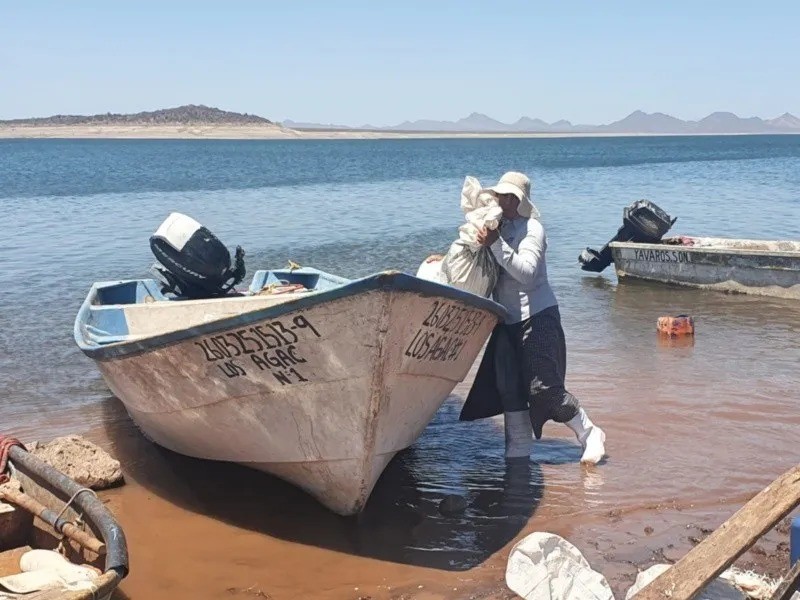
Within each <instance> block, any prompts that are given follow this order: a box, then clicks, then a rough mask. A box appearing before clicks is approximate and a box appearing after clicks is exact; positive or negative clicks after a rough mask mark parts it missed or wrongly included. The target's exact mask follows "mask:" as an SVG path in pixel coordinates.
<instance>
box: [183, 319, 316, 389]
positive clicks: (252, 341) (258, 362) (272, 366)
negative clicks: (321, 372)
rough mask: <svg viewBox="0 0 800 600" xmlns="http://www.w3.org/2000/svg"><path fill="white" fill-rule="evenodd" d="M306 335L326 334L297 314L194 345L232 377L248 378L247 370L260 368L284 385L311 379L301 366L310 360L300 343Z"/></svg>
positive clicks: (210, 336) (308, 336)
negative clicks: (304, 373)
mask: <svg viewBox="0 0 800 600" xmlns="http://www.w3.org/2000/svg"><path fill="white" fill-rule="evenodd" d="M302 337H304V338H306V339H316V338H320V337H322V336H321V335H320V333H319V331H318V330H317V328H316V327H314V325H312V324H311V322H310V321H309V320H308V319H307V318H306V317H305V316H303V315H297V316H296V317H294V318H293V319H291V321H290V322H284V321H281V320H274V321H269V322H267V323H261V324H259V325H253V326H251V327H244V328H242V329H239V330H236V331H227V332H225V333H220V334H215V335H209V336H207V337H205V338H202V339H200V340H198V341H196V342H194V344H195V345H196V346H198V347H199V348H200V349H201V350H202V351H203V355H204V356H205V359H206V361H207V362H210V363H215V366H216V367H217V368H218V369H219V370H220V371H221V372H222V374H223V375H225V376H226V377H228V378H231V379H232V378H234V377H246V376H247V369H251V368H257V369H258V370H259V371H266V372H269V373H271V374H272V375H273V377H275V379H276V380H277V381H278V382H279V383H280V384H281V385H291V384H293V383H304V382H307V381H309V380H308V379H307V378H306V377H305V376H304V375H303V373H302V368H301V365H304V364H305V363H307V362H308V361H307V359H306V358H305V357H303V356H302V352H301V351H300V349H299V348H298V346H297V344H298V342H301V341H302V340H301V338H302Z"/></svg>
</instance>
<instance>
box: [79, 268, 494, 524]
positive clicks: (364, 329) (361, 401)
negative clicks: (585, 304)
mask: <svg viewBox="0 0 800 600" xmlns="http://www.w3.org/2000/svg"><path fill="white" fill-rule="evenodd" d="M395 277H399V278H400V279H395V280H393V281H394V283H400V284H401V285H393V284H392V282H389V283H390V284H389V285H383V286H372V289H364V290H361V291H356V292H355V293H352V294H339V297H335V298H330V299H325V298H324V294H321V295H320V297H319V298H318V299H315V298H314V297H309V298H306V299H304V300H302V301H299V302H298V301H291V300H290V301H286V302H284V303H281V304H278V305H274V306H271V307H269V308H267V309H261V310H256V311H254V312H252V313H248V314H243V315H239V316H237V317H235V318H233V319H230V318H229V319H223V320H222V321H219V322H216V323H207V324H205V325H203V326H202V327H200V328H196V329H198V330H199V331H196V332H193V331H189V332H187V331H178V332H175V333H173V334H172V335H170V336H167V337H168V338H170V339H168V340H167V341H166V342H165V343H164V342H163V340H162V342H159V343H155V344H154V345H152V346H151V347H148V340H140V341H138V342H137V343H136V344H135V345H134V346H133V347H129V348H128V351H124V350H125V348H124V345H123V347H122V350H123V351H122V352H120V351H117V352H113V351H112V352H108V351H111V350H113V347H112V348H107V349H106V351H107V352H106V353H105V355H102V356H97V353H95V356H93V358H95V359H96V360H97V365H98V367H99V369H100V371H101V373H102V375H103V377H104V379H105V381H106V382H107V384H108V386H109V388H110V389H111V390H112V392H113V393H114V394H115V395H116V396H117V397H118V398H119V399H120V400H121V401H122V402H123V403H124V405H125V407H126V408H127V410H128V412H129V414H130V415H131V417H132V419H133V420H134V421H135V422H136V424H137V425H138V426H139V427H140V429H141V430H142V431H143V433H144V434H145V435H146V436H148V437H149V438H150V439H152V440H153V441H154V442H156V443H157V444H159V445H162V446H164V447H166V448H168V449H170V450H173V451H175V452H178V453H181V454H185V455H188V456H193V457H197V458H201V459H210V460H221V461H230V462H235V463H239V464H242V465H245V466H248V467H252V468H255V469H258V470H261V471H265V472H267V473H271V474H273V475H275V476H277V477H280V478H282V479H284V480H287V481H289V482H291V483H293V484H295V485H296V486H298V487H300V488H302V489H304V490H306V491H307V492H308V493H310V494H311V495H313V496H314V497H315V498H317V500H319V501H320V502H321V503H322V504H324V505H325V506H327V507H328V508H329V509H331V510H332V511H334V512H336V513H339V514H342V515H352V514H355V513H358V512H359V511H360V510H361V509H362V508H363V507H364V505H365V503H366V501H367V499H368V497H369V495H370V493H371V491H372V489H373V487H374V485H375V483H376V482H377V480H378V478H379V477H380V475H381V473H382V472H383V470H384V468H385V467H386V465H387V464H388V463H389V461H390V460H391V459H392V457H393V456H394V455H395V453H397V452H398V451H399V450H402V449H403V448H406V447H408V446H410V445H411V444H413V443H414V441H415V440H416V439H417V438H418V437H419V435H420V434H421V433H422V431H423V430H424V429H425V427H426V426H427V424H428V423H429V422H430V420H431V419H432V418H433V416H434V414H435V413H436V411H437V410H438V409H439V407H440V406H441V404H442V403H443V402H444V400H445V399H446V398H447V396H448V395H449V394H450V393H451V391H452V389H453V388H454V387H455V385H456V384H457V383H458V382H460V381H462V380H463V379H464V377H465V376H466V374H467V372H468V370H469V368H470V366H471V365H472V363H473V362H474V360H475V358H476V357H477V355H478V353H479V352H480V349H481V347H482V346H483V344H484V342H485V341H486V339H487V338H488V336H489V334H490V333H491V330H492V329H493V327H494V325H495V324H496V323H497V320H498V318H499V317H500V315H499V314H498V312H497V311H496V310H495V309H494V308H493V307H492V306H491V305H492V304H493V303H490V302H488V301H486V300H484V299H478V298H477V297H472V298H474V299H476V300H481V303H478V304H477V305H476V302H475V301H474V300H473V299H472V298H471V295H468V294H463V293H455V294H451V293H449V292H448V293H445V294H442V293H439V292H443V291H444V290H446V289H450V288H446V287H445V286H439V285H436V284H428V283H427V282H426V283H425V284H424V286H423V287H425V290H422V291H420V290H416V289H414V288H415V287H417V285H416V284H415V283H413V282H414V281H419V280H416V279H415V278H410V277H409V276H404V275H399V274H398V275H396V276H395ZM409 283H411V285H406V284H409ZM426 290H427V291H426ZM453 291H454V292H456V291H455V290H453ZM448 295H449V297H448ZM216 302H219V300H216ZM176 304H179V303H176ZM197 310H200V311H202V310H203V303H197ZM176 335H177V336H178V337H179V338H180V339H171V338H174V337H175V336H176ZM84 351H86V350H84ZM90 355H91V353H90Z"/></svg>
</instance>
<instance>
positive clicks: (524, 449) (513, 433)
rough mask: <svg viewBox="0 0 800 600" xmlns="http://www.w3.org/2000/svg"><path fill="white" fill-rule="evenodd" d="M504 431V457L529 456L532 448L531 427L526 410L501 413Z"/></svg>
mask: <svg viewBox="0 0 800 600" xmlns="http://www.w3.org/2000/svg"><path fill="white" fill-rule="evenodd" d="M503 416H504V419H505V431H506V458H529V457H530V455H531V450H532V449H533V429H532V428H531V417H530V415H529V414H528V411H527V410H516V411H514V412H506V413H503Z"/></svg>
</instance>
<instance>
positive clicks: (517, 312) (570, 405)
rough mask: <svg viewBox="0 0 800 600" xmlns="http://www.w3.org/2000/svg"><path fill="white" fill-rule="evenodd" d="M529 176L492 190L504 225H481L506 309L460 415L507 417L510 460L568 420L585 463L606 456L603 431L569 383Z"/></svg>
mask: <svg viewBox="0 0 800 600" xmlns="http://www.w3.org/2000/svg"><path fill="white" fill-rule="evenodd" d="M530 189H531V184H530V179H528V177H527V176H526V175H524V174H523V173H517V172H514V171H510V172H508V173H506V174H505V175H503V177H502V178H501V179H500V181H499V182H498V183H497V185H495V186H493V187H490V188H488V189H487V190H485V191H489V192H491V193H493V194H494V195H495V196H496V197H497V200H498V203H499V205H500V207H501V208H502V209H503V220H502V224H501V225H500V227H499V229H497V230H494V231H492V230H487V229H482V230H481V231H480V232H479V234H478V242H479V243H480V244H482V245H483V246H487V247H489V248H490V249H491V251H492V254H493V255H494V257H495V258H496V259H497V263H498V264H499V265H500V275H499V278H498V281H497V285H496V286H495V288H494V291H493V294H492V296H493V298H494V300H495V301H497V302H498V303H500V304H502V305H503V306H504V307H505V308H506V309H507V310H508V312H509V314H510V318H509V320H508V321H507V322H505V323H500V324H498V325H497V326H496V327H495V329H494V331H493V332H492V336H491V337H490V338H489V343H488V344H487V346H486V351H485V352H484V355H483V359H482V361H481V364H480V366H479V368H478V373H477V375H476V377H475V381H474V382H473V385H472V389H471V390H470V393H469V395H468V396H467V400H466V402H465V403H464V406H463V408H462V410H461V415H460V420H462V421H472V420H475V419H482V418H485V417H492V416H494V415H498V414H500V413H501V412H502V413H503V415H504V419H505V448H506V449H505V455H506V458H509V459H514V458H528V457H530V453H531V450H532V446H533V439H532V434H533V435H535V436H536V439H537V440H538V439H540V438H541V437H542V428H543V427H544V424H545V423H546V422H547V421H549V420H551V419H552V420H553V421H556V422H558V423H564V424H566V425H567V427H569V428H570V429H571V430H572V431H573V432H574V433H575V436H576V437H577V438H578V442H579V443H580V444H581V447H582V449H583V453H582V456H581V462H583V463H591V464H595V463H597V462H599V461H600V460H602V458H603V457H604V456H605V437H606V436H605V433H604V432H603V430H602V429H600V428H599V427H598V426H597V425H595V424H594V423H592V421H591V420H590V419H589V417H588V415H587V414H586V411H585V410H584V409H583V408H581V406H580V403H579V402H578V399H577V398H576V397H575V396H573V395H572V394H571V393H569V392H568V391H567V389H566V388H565V387H564V378H565V376H566V368H567V349H566V341H565V338H564V330H563V329H562V326H561V315H560V312H559V308H558V301H557V300H556V297H555V294H554V293H553V290H552V289H551V287H550V284H549V282H548V279H547V261H546V260H545V254H546V251H547V236H546V234H545V230H544V227H543V226H542V224H541V223H540V221H539V211H538V210H537V209H536V207H535V206H534V205H533V204H532V203H531V199H530Z"/></svg>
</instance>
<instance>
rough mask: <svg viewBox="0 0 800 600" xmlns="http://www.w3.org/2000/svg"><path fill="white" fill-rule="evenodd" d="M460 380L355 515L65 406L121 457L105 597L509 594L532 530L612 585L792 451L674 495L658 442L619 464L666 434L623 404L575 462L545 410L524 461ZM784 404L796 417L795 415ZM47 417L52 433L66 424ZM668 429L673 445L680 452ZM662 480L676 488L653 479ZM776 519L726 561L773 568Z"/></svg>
mask: <svg viewBox="0 0 800 600" xmlns="http://www.w3.org/2000/svg"><path fill="white" fill-rule="evenodd" d="M473 374H474V369H473V372H472V373H471V376H472V375H473ZM469 381H470V379H469V378H468V379H467V381H466V382H465V383H464V384H461V385H460V386H458V387H457V388H456V390H455V394H454V396H453V397H451V399H450V400H448V401H447V403H446V404H445V405H444V407H443V408H442V410H441V411H440V412H439V414H438V415H437V416H436V418H435V419H434V421H433V422H432V424H431V425H430V426H429V428H428V429H427V430H426V432H425V433H424V434H423V436H422V438H421V439H420V440H419V442H418V443H417V444H416V445H415V446H413V447H412V448H411V449H409V450H407V451H405V452H403V453H401V454H400V455H398V457H397V458H396V459H395V460H394V461H393V462H392V463H391V464H390V466H389V467H388V468H387V470H386V472H385V473H384V475H383V477H382V478H381V480H380V481H379V483H378V485H377V487H376V489H375V491H374V493H373V495H372V497H371V499H370V501H369V503H368V506H367V508H366V509H365V511H364V512H363V513H362V514H361V515H359V516H358V517H356V518H343V517H338V516H336V515H333V514H332V513H330V512H328V511H327V510H325V509H324V508H322V507H321V506H320V505H318V504H317V503H316V502H315V501H314V500H312V499H310V497H308V496H306V495H305V494H304V493H303V492H301V491H299V490H297V489H296V488H294V487H293V486H291V485H289V484H286V483H284V482H282V481H280V480H278V479H275V478H273V477H270V476H268V475H265V474H263V473H259V472H255V471H252V470H250V469H246V468H244V467H240V466H236V465H229V464H222V463H214V462H207V461H201V460H195V459H191V458H187V457H184V456H180V455H177V454H174V453H172V452H169V451H167V450H164V449H162V448H159V447H158V446H155V445H153V444H152V443H150V442H149V441H148V440H146V439H145V438H144V437H143V436H142V435H141V434H140V433H139V431H138V430H137V429H136V427H135V426H134V425H133V424H132V422H131V421H130V419H129V418H128V416H127V414H126V413H125V410H124V407H123V406H122V404H121V403H120V402H119V401H118V400H116V399H115V398H113V397H108V398H107V399H106V400H105V401H104V402H103V403H102V404H101V405H100V407H99V408H91V409H85V408H84V409H80V410H77V411H76V412H75V413H74V414H72V415H71V418H70V421H72V419H75V418H78V417H79V415H80V417H79V418H80V419H86V420H87V421H84V422H90V423H91V422H93V423H95V424H98V423H101V425H99V426H97V425H96V426H94V427H92V428H91V429H90V430H89V431H88V432H87V433H86V435H87V437H89V438H90V439H92V440H93V441H95V442H96V443H99V444H100V445H102V446H103V447H105V448H106V449H107V450H109V451H110V452H111V453H112V454H113V455H115V456H116V457H117V458H118V459H119V460H120V461H121V462H122V465H123V469H124V472H125V476H126V481H127V484H126V485H125V486H124V487H122V488H119V489H115V490H110V491H107V492H105V493H104V498H105V499H107V500H108V505H109V507H110V508H111V510H113V511H114V512H115V514H117V515H118V517H119V519H120V521H121V523H122V525H123V527H124V529H125V531H126V535H127V536H128V542H129V548H130V554H131V574H130V576H129V577H128V579H127V580H126V581H125V582H124V583H123V585H122V586H121V589H120V591H119V592H118V594H117V597H118V598H120V599H122V598H132V599H139V598H152V599H154V600H158V599H161V598H164V599H166V598H171V599H174V598H197V599H209V600H211V599H217V598H242V599H246V598H272V599H274V600H278V599H283V598H320V599H322V600H328V599H331V600H332V599H342V598H346V599H365V598H370V599H373V600H390V599H391V600H400V599H406V598H407V599H415V600H438V599H444V598H474V599H483V598H486V599H489V598H491V599H503V598H513V597H515V596H514V595H513V594H512V593H511V592H510V591H508V590H507V589H506V587H505V585H504V573H505V563H506V559H507V557H508V552H509V551H510V549H511V547H512V545H513V544H514V543H515V542H516V541H518V540H519V539H521V538H522V537H523V536H524V535H526V534H528V533H531V532H533V531H550V532H553V533H557V534H559V535H562V536H564V537H565V538H567V539H568V540H570V541H571V542H572V543H573V544H575V545H576V546H577V547H578V548H579V549H580V550H581V551H582V552H583V553H584V555H585V556H586V557H587V559H588V560H589V562H590V563H591V564H592V566H593V567H594V568H595V569H597V570H599V571H600V572H602V573H603V574H604V575H605V576H606V577H607V578H608V579H609V581H610V583H611V585H612V587H613V588H614V590H615V593H617V594H618V595H619V596H622V595H624V592H625V590H626V589H627V588H628V587H629V586H630V585H631V584H632V582H633V580H634V578H635V576H636V573H637V572H638V570H640V569H644V568H646V567H648V566H650V565H652V564H655V563H658V562H662V563H663V562H667V563H671V562H674V561H676V560H678V559H679V558H680V557H681V556H682V555H683V554H684V553H685V552H686V551H687V550H689V549H690V548H691V547H692V545H693V544H695V543H697V542H698V541H699V540H700V539H702V538H703V537H704V536H705V535H707V534H708V533H710V532H711V531H712V530H713V529H714V528H716V527H717V526H718V525H720V524H721V523H722V522H723V521H724V520H725V519H727V518H728V517H729V516H730V515H731V514H733V512H735V510H737V509H738V508H739V507H740V506H741V505H742V504H744V503H745V502H746V501H747V500H748V499H749V498H750V497H751V496H752V495H754V494H755V493H757V492H758V491H760V489H761V488H762V487H763V485H766V484H767V483H769V482H770V481H771V480H772V479H773V478H774V477H777V476H778V475H779V474H780V472H781V469H782V467H781V468H778V466H779V465H781V464H784V465H785V466H787V467H788V466H791V464H792V463H793V462H795V460H796V459H795V458H794V457H792V456H789V455H784V456H783V457H782V458H778V460H771V461H769V460H765V461H764V465H763V468H762V469H757V470H754V469H749V470H748V471H749V472H748V473H745V470H744V469H737V465H736V460H735V459H732V460H730V461H726V462H723V463H720V464H719V467H718V468H716V469H715V470H718V471H720V472H724V474H725V475H724V477H723V479H724V480H725V481H727V482H728V484H729V485H728V487H727V489H726V488H724V487H722V488H715V487H714V485H713V482H712V481H710V480H708V478H707V477H706V478H704V479H705V480H706V481H705V485H703V484H702V483H701V485H700V486H698V487H697V488H696V490H695V492H694V493H691V494H688V495H687V494H685V493H684V494H681V493H680V490H681V489H683V488H684V485H685V483H686V481H685V479H682V478H681V477H680V474H679V473H674V472H673V473H672V474H670V472H669V471H670V469H669V464H668V463H669V462H670V461H669V456H667V455H665V456H664V467H665V468H664V469H663V470H655V471H654V470H652V469H644V468H642V469H641V470H638V471H637V468H636V467H635V466H632V465H635V464H636V462H637V461H636V456H637V454H639V455H641V454H644V453H647V452H650V451H656V452H659V451H660V450H661V449H660V448H659V445H662V446H663V445H668V444H670V442H669V440H668V438H661V439H659V440H655V439H652V438H650V439H648V438H649V436H648V434H647V431H643V430H642V428H641V427H640V426H638V425H637V419H636V418H635V415H630V414H629V415H627V416H626V417H625V418H619V417H618V418H613V419H612V418H611V414H610V413H609V412H607V411H606V410H603V409H602V407H600V406H597V407H595V408H596V409H595V410H593V413H594V414H595V415H596V419H597V420H598V421H599V422H602V423H603V425H604V426H605V428H606V431H607V433H608V436H609V459H608V460H607V461H606V462H605V464H601V465H599V466H597V467H585V466H581V465H580V464H579V462H578V461H579V457H580V450H579V447H578V446H577V445H576V443H575V442H574V439H572V438H570V437H569V436H568V435H567V431H566V429H565V428H563V427H561V426H558V425H556V424H553V423H550V424H549V425H548V426H547V427H546V428H545V437H544V438H543V439H542V440H540V441H539V442H538V443H537V446H536V450H535V451H534V455H533V459H534V460H533V461H532V462H531V463H530V464H529V465H522V466H520V465H513V466H508V465H506V464H505V463H504V461H503V459H502V423H501V422H500V421H499V420H497V419H490V420H485V421H479V422H475V423H460V422H458V420H457V419H458V411H459V410H460V406H461V403H462V400H461V398H462V397H463V396H464V395H465V393H466V391H468V389H469V388H468V383H469ZM640 405H641V403H640ZM598 413H599V414H598ZM793 418H794V420H795V421H794V424H795V425H797V424H798V422H800V418H798V417H793ZM640 423H641V421H640ZM51 424H52V425H53V426H54V429H53V432H54V433H55V432H56V431H57V430H59V429H69V428H72V429H74V428H75V427H76V426H77V422H74V421H73V422H72V423H61V424H56V423H51ZM682 427H683V428H685V424H684V425H682ZM689 430H690V431H688V432H687V433H686V435H685V437H686V438H687V440H688V439H689V438H692V437H695V438H696V439H697V440H698V441H702V436H700V435H699V434H700V431H699V430H698V429H696V428H689ZM38 431H39V433H41V428H40V429H39V430H38ZM27 433H28V434H29V435H32V434H33V431H28V432H27ZM762 433H765V432H762ZM28 439H30V438H28ZM707 440H708V438H706V441H707ZM674 443H675V445H674V446H672V447H671V448H670V451H671V452H686V451H688V452H692V453H694V450H687V448H688V444H684V443H683V441H681V440H674ZM774 443H775V444H778V442H777V441H776V442H774ZM648 446H649V447H648ZM681 448H683V449H682V450H681ZM775 456H780V454H779V453H775V455H774V456H773V459H774V458H775ZM456 457H457V459H456ZM674 462H678V461H674ZM700 462H704V461H703V459H702V458H700ZM624 465H627V466H624ZM623 470H627V471H629V472H628V473H627V475H623V474H622V471H623ZM631 471H633V472H631ZM665 477H677V478H678V479H676V480H675V481H669V480H665ZM659 481H660V482H661V484H659V483H658V482H659ZM699 482H700V481H699ZM664 487H665V488H666V489H672V490H673V491H674V492H675V495H674V496H670V495H668V494H664V493H660V492H659V489H660V488H664ZM450 493H455V494H459V495H463V496H464V497H465V498H466V499H467V503H468V506H467V509H466V510H465V512H463V513H457V514H443V513H442V512H441V511H440V509H439V502H440V500H441V498H443V497H444V496H445V495H446V494H450ZM787 532H788V529H787V525H786V523H784V524H783V525H782V526H781V527H780V528H779V529H778V530H777V531H773V532H771V533H770V534H768V535H767V536H765V538H764V539H763V540H762V541H761V542H760V543H759V544H758V545H757V546H756V547H755V549H754V551H752V552H750V553H748V554H747V555H746V556H745V557H744V558H743V559H742V560H740V561H739V563H738V564H739V565H741V566H743V567H745V568H748V567H751V568H755V569H756V570H758V571H759V572H761V573H766V574H771V575H775V576H777V575H779V574H780V573H781V572H782V571H784V570H785V569H786V568H787V567H788V545H787V542H788V534H787Z"/></svg>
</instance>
